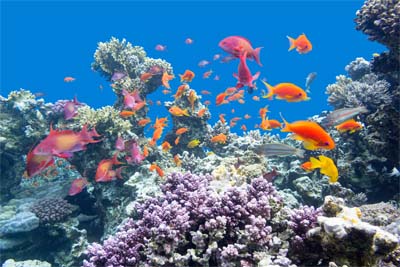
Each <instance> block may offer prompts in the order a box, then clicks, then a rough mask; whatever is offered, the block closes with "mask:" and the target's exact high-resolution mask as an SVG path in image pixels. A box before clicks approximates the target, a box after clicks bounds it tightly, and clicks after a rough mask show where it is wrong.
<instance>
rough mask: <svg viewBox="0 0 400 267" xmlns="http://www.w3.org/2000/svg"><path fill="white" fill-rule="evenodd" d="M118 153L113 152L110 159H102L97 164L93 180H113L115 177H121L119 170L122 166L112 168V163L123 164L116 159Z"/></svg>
mask: <svg viewBox="0 0 400 267" xmlns="http://www.w3.org/2000/svg"><path fill="white" fill-rule="evenodd" d="M117 156H118V153H115V154H114V156H113V157H112V158H111V159H103V160H102V161H100V163H99V165H98V166H97V170H96V175H95V180H96V182H110V181H112V180H115V177H118V178H120V179H122V176H121V171H122V168H123V167H120V168H118V169H117V170H113V169H112V167H113V166H114V165H120V164H123V163H122V162H120V161H118V159H117Z"/></svg>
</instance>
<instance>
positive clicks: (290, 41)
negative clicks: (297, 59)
mask: <svg viewBox="0 0 400 267" xmlns="http://www.w3.org/2000/svg"><path fill="white" fill-rule="evenodd" d="M286 37H287V38H288V39H289V43H290V47H289V50H288V51H291V50H293V49H295V48H296V45H295V41H296V40H295V39H293V38H292V37H290V36H286Z"/></svg>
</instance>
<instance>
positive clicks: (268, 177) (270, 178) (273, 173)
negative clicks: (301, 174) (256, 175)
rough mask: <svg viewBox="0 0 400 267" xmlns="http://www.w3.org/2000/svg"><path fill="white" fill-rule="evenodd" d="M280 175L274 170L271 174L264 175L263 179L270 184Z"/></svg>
mask: <svg viewBox="0 0 400 267" xmlns="http://www.w3.org/2000/svg"><path fill="white" fill-rule="evenodd" d="M278 175H279V173H278V172H277V171H276V169H273V170H272V171H270V172H266V173H263V175H262V176H263V178H264V179H266V180H267V181H268V182H270V183H272V181H273V180H274V179H275V177H276V176H278Z"/></svg>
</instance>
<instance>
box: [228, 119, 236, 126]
mask: <svg viewBox="0 0 400 267" xmlns="http://www.w3.org/2000/svg"><path fill="white" fill-rule="evenodd" d="M235 126H236V122H235V121H233V120H230V121H229V127H231V128H233V127H235Z"/></svg>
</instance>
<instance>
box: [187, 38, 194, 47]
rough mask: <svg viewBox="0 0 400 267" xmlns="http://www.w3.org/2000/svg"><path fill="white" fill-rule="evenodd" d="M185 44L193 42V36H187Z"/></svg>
mask: <svg viewBox="0 0 400 267" xmlns="http://www.w3.org/2000/svg"><path fill="white" fill-rule="evenodd" d="M185 44H187V45H190V44H193V39H191V38H186V40H185Z"/></svg>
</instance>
